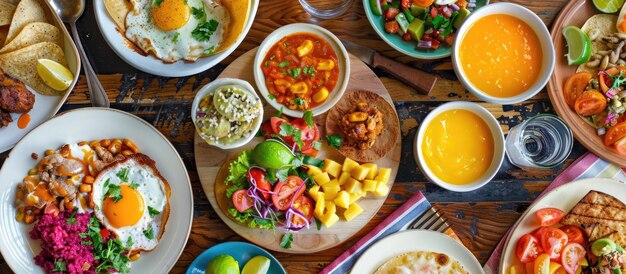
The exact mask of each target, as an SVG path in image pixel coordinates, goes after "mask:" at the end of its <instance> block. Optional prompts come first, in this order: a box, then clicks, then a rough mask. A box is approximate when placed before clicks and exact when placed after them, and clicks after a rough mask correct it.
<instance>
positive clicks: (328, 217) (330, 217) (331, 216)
mask: <svg viewBox="0 0 626 274" xmlns="http://www.w3.org/2000/svg"><path fill="white" fill-rule="evenodd" d="M318 219H319V220H320V221H321V222H322V223H323V224H324V225H325V226H326V227H331V226H332V225H334V224H335V223H336V222H337V221H339V216H337V214H335V213H331V212H327V213H326V214H324V216H321V217H320V218H318Z"/></svg>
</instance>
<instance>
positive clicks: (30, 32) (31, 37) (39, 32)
mask: <svg viewBox="0 0 626 274" xmlns="http://www.w3.org/2000/svg"><path fill="white" fill-rule="evenodd" d="M41 42H52V43H55V44H57V45H59V46H63V34H61V30H60V29H59V28H57V27H56V26H53V25H50V24H48V23H43V22H34V23H30V24H28V25H26V26H25V27H24V28H23V29H22V31H20V33H19V34H18V35H17V36H15V38H14V39H13V40H12V41H11V42H9V43H8V44H7V45H6V46H4V47H2V48H0V54H3V53H7V52H11V51H14V50H18V49H21V48H25V47H28V46H30V45H34V44H37V43H41Z"/></svg>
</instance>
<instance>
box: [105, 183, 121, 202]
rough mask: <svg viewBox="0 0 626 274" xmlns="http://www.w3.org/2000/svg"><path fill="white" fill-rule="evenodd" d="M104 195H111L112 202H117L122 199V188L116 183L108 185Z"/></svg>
mask: <svg viewBox="0 0 626 274" xmlns="http://www.w3.org/2000/svg"><path fill="white" fill-rule="evenodd" d="M104 197H105V198H106V197H111V199H113V202H115V203H117V202H119V200H121V199H122V188H121V187H120V186H118V185H109V189H108V190H107V192H106V194H105V195H104Z"/></svg>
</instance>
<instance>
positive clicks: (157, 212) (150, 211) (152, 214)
mask: <svg viewBox="0 0 626 274" xmlns="http://www.w3.org/2000/svg"><path fill="white" fill-rule="evenodd" d="M148 213H149V214H150V217H154V216H156V215H159V214H161V212H160V211H158V210H156V209H154V208H153V207H151V206H148Z"/></svg>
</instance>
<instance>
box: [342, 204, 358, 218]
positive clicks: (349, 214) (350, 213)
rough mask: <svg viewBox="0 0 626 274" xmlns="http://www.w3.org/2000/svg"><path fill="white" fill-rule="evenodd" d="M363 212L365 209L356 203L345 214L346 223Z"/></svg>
mask: <svg viewBox="0 0 626 274" xmlns="http://www.w3.org/2000/svg"><path fill="white" fill-rule="evenodd" d="M362 212H363V208H362V207H361V206H359V204H357V203H354V204H351V205H350V207H349V208H348V209H346V211H344V212H343V217H344V218H346V221H348V222H349V221H350V220H352V219H354V217H356V216H359V214H361V213H362Z"/></svg>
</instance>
